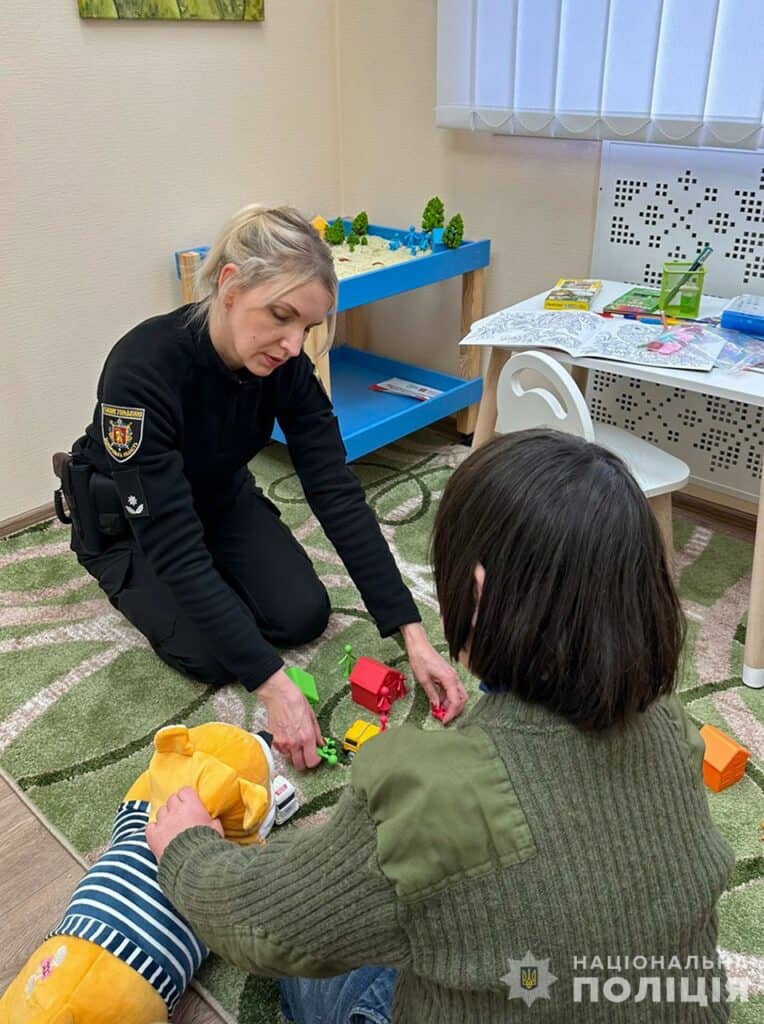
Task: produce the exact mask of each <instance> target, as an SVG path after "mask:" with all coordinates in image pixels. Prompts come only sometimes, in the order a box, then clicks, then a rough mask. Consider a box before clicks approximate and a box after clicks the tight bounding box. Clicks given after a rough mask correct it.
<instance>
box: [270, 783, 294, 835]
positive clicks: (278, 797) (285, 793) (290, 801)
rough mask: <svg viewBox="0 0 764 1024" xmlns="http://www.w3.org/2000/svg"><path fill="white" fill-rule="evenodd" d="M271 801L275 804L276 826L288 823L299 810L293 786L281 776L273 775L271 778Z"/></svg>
mask: <svg viewBox="0 0 764 1024" xmlns="http://www.w3.org/2000/svg"><path fill="white" fill-rule="evenodd" d="M273 799H274V801H275V803H276V816H275V819H274V820H275V822H276V824H277V825H283V824H284V823H285V822H287V821H289V819H290V818H291V817H292V816H293V815H294V814H296V813H297V812H298V811H299V809H300V805H299V803H298V802H297V795H296V793H295V791H294V786H293V785H292V783H291V782H290V781H289V779H285V778H284V776H283V775H274V777H273Z"/></svg>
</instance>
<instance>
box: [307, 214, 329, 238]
mask: <svg viewBox="0 0 764 1024" xmlns="http://www.w3.org/2000/svg"><path fill="white" fill-rule="evenodd" d="M310 223H311V224H312V225H313V227H314V228H315V229H316V231H317V232H318V233H319V235H321V237H322V238H323V237H324V228H327V227H328V226H329V221H327V220H324V218H323V217H322V216H320V214H319V215H317V216H315V217H314V218H313V220H312V221H311V222H310Z"/></svg>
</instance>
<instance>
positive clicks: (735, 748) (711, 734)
mask: <svg viewBox="0 0 764 1024" xmlns="http://www.w3.org/2000/svg"><path fill="white" fill-rule="evenodd" d="M700 735H701V736H702V737H703V742H704V743H705V745H706V752H705V754H704V755H703V781H704V782H705V784H706V785H707V786H708V788H709V789H712V790H713V791H714V792H715V793H720V792H721V791H722V790H723V789H726V788H727V786H732V785H734V783H736V782H739V781H740V779H742V777H743V776H744V775H745V764H746V761H747V760H748V758H749V757H750V756H751V754H750V751H748V750H746V749H745V747H741V745H740V744H739V743H736V742H735V740H733V739H732V737H731V736H728V735H727V734H726V732H722V730H721V729H717V728H716V726H715V725H704V726H703V728H702V729H701V730H700Z"/></svg>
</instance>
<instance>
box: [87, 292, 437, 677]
mask: <svg viewBox="0 0 764 1024" xmlns="http://www.w3.org/2000/svg"><path fill="white" fill-rule="evenodd" d="M192 311H193V307H191V306H182V307H180V308H179V309H177V310H174V311H173V312H171V313H168V314H165V315H163V316H158V317H153V318H152V319H150V320H146V321H145V322H144V323H142V324H139V325H138V326H137V327H135V328H133V330H131V331H130V332H129V333H128V334H126V335H125V336H124V337H123V338H122V339H121V340H120V341H118V342H117V344H116V345H115V346H114V348H113V349H112V350H111V352H110V354H109V356H108V358H107V360H106V364H105V366H104V369H103V372H102V374H101V377H100V380H99V382H98V402H97V404H96V408H95V412H94V414H93V421H92V423H91V424H90V425H89V426H88V427H87V430H86V434H85V436H84V437H83V438H82V439H81V440H80V441H78V442H77V443H76V445H75V450H76V451H77V453H78V455H79V457H80V458H83V459H85V460H86V461H87V462H89V463H91V464H92V465H93V466H94V467H95V469H96V470H97V471H99V472H101V473H105V474H107V475H108V476H111V477H112V478H113V480H114V481H115V483H116V486H117V490H118V491H119V495H120V498H121V500H122V503H123V507H124V508H125V510H126V511H125V515H126V518H127V519H128V522H129V524H130V528H131V529H132V531H133V533H134V535H135V539H136V540H137V542H138V544H139V545H140V548H141V550H142V551H143V553H144V555H145V556H146V558H147V559H148V561H149V563H150V564H151V566H152V568H153V569H154V571H155V573H156V574H157V576H158V577H159V578H160V579H161V580H162V581H163V582H164V583H166V584H167V585H168V586H169V587H170V589H171V591H172V593H173V595H174V597H175V598H176V600H177V602H178V604H179V605H180V607H181V608H182V609H183V610H184V611H185V612H186V614H187V615H188V616H189V618H190V619H191V621H192V622H195V623H196V624H197V625H198V627H199V629H200V630H201V631H203V632H204V634H205V636H206V637H207V638H208V639H209V640H210V641H211V642H212V643H213V644H214V649H215V651H216V656H217V657H218V659H219V661H220V662H221V664H222V665H224V666H225V667H226V668H227V669H228V670H229V671H230V672H231V673H232V675H234V676H235V677H236V678H238V679H239V680H240V681H241V682H242V683H243V684H244V685H245V686H246V687H247V688H249V689H252V688H254V687H256V686H258V685H259V684H260V683H261V682H263V681H264V680H265V679H267V678H268V677H269V676H270V675H272V674H273V672H275V671H276V670H277V669H278V668H279V667H280V666H281V665H282V664H283V662H282V660H281V658H280V657H278V655H277V654H276V652H275V651H274V650H273V648H272V647H271V646H270V645H269V644H268V643H267V642H266V640H265V639H264V638H263V637H262V636H261V635H260V632H259V630H258V629H257V627H256V626H255V623H254V619H253V617H252V615H251V614H250V613H248V612H247V610H245V609H244V608H243V607H242V605H241V603H240V602H239V600H238V599H237V598H236V596H235V594H234V592H233V591H232V590H231V589H230V587H229V586H228V584H227V583H226V582H225V581H224V580H223V578H222V577H221V576H220V574H219V572H218V571H217V569H216V568H215V566H214V564H213V561H212V557H211V555H210V553H209V551H208V549H207V548H206V546H205V544H204V521H205V519H207V518H208V517H209V516H213V515H214V514H215V512H216V510H220V509H221V508H223V507H225V506H226V504H228V503H230V501H232V499H233V495H234V494H235V493H236V491H237V489H238V488H239V487H240V486H241V485H242V478H243V476H245V475H247V474H248V473H249V470H248V468H247V463H248V462H249V461H250V460H251V459H252V457H253V456H254V455H255V454H256V453H257V452H259V451H260V450H261V449H262V448H263V447H264V446H265V445H266V444H267V443H268V441H269V440H270V437H271V432H272V430H273V426H274V421H276V420H277V421H278V423H279V425H280V426H281V429H282V430H283V432H284V436H285V438H286V440H287V444H288V447H289V453H290V456H291V458H292V461H293V463H294V467H295V469H296V471H297V473H298V475H299V478H300V481H301V483H302V486H303V490H304V491H305V496H306V498H307V500H308V503H309V504H310V507H311V509H312V510H313V512H314V513H315V515H316V517H317V518H318V520H319V522H320V523H321V526H322V527H323V529H324V530H325V532H326V535H327V536H328V538H329V540H330V541H331V542H332V544H333V545H334V547H335V548H336V550H337V552H338V554H339V555H340V557H341V558H342V561H343V562H344V563H345V566H346V567H347V570H348V572H349V573H350V576H351V577H352V579H353V582H354V583H355V584H356V586H357V587H358V589H359V591H360V592H361V596H362V598H363V600H364V603H365V604H366V607H367V608H368V610H369V612H370V613H371V615H372V616H373V618H374V620H375V622H376V625H377V628H378V629H379V632H380V635H382V636H388V635H390V634H391V633H393V632H395V630H397V629H398V627H399V626H401V625H402V624H403V623H407V622H417V621H419V614H418V612H417V609H416V605H415V604H414V601H413V599H412V597H411V594H410V592H409V591H408V589H407V588H406V586H405V584H404V583H403V580H402V579H401V576H400V573H399V571H398V569H397V567H396V565H395V561H394V559H393V557H392V554H391V552H390V549H389V547H388V546H387V543H386V541H385V539H384V537H383V536H382V533H381V531H380V529H379V524H378V523H377V521H376V519H375V517H374V513H373V512H372V511H371V509H370V508H369V506H368V505H367V504H366V500H365V497H364V493H363V490H362V488H361V485H360V483H359V482H358V480H357V478H356V477H355V475H354V474H353V473H352V471H351V470H350V469H349V467H348V466H347V465H346V463H345V449H344V446H343V443H342V438H341V436H340V432H339V427H338V424H337V419H336V417H335V415H334V412H333V410H332V405H331V402H330V401H329V399H328V398H327V396H326V394H325V392H324V390H323V388H322V387H321V385H320V384H319V382H318V380H317V379H316V376H315V373H314V370H313V364H312V363H311V361H310V359H309V358H308V357H307V356H306V355H305V353H301V354H300V355H299V356H297V357H296V358H293V359H289V360H288V361H287V362H286V363H285V364H284V365H283V366H281V367H279V368H278V369H276V370H275V371H273V373H272V374H271V375H270V376H268V377H257V376H254V375H253V374H250V373H249V372H247V371H246V370H242V371H239V372H235V371H233V370H231V369H230V368H229V367H227V366H226V365H225V363H224V362H223V361H222V359H221V358H220V356H219V355H218V353H217V351H216V349H215V348H214V346H213V344H212V341H211V339H210V336H209V332H208V330H207V329H206V327H199V326H191V325H189V322H188V320H189V313H190V312H192ZM278 585H279V584H278V580H274V586H278Z"/></svg>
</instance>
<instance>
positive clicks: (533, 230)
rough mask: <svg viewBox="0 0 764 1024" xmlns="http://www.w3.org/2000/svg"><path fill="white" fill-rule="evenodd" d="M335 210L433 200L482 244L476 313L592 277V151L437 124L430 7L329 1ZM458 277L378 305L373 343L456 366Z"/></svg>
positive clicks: (399, 1) (424, 0) (390, 210)
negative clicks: (333, 46)
mask: <svg viewBox="0 0 764 1024" xmlns="http://www.w3.org/2000/svg"><path fill="white" fill-rule="evenodd" d="M338 9H339V18H338V33H339V51H340V54H341V61H340V89H339V97H340V132H341V137H342V140H343V172H342V174H343V189H342V200H343V209H344V211H345V213H346V214H349V215H351V216H352V215H353V214H355V213H357V212H358V210H360V209H363V208H366V209H367V210H368V212H369V216H370V218H371V219H372V220H377V221H378V222H380V223H383V224H396V225H397V224H400V225H402V226H408V224H410V223H416V224H417V225H418V224H419V219H418V218H420V217H421V213H422V209H423V208H424V204H425V202H426V200H427V199H428V198H429V197H430V196H431V195H436V194H437V195H439V196H440V197H441V199H442V200H443V202H444V203H445V206H446V216H450V215H452V214H454V213H459V212H460V213H461V214H462V216H463V217H464V222H465V237H466V238H470V239H477V238H490V239H491V253H492V258H491V267H490V269H489V270H488V273H487V278H486V312H487V313H488V312H493V311H494V310H497V309H501V308H502V307H504V306H506V305H508V304H509V303H511V302H514V301H517V300H518V299H521V298H526V297H527V296H529V295H533V294H534V293H535V292H538V291H541V290H542V289H544V288H546V287H548V286H550V285H551V284H552V283H553V282H554V281H555V280H556V279H557V277H561V276H563V275H574V274H578V275H582V274H583V275H585V274H586V273H588V270H589V258H590V255H591V247H592V238H593V235H594V213H595V207H596V201H597V187H598V179H599V153H600V147H599V143H597V142H566V141H562V140H556V139H529V138H510V137H508V136H492V135H490V134H487V133H486V134H483V133H474V134H473V133H469V132H456V131H445V130H443V129H440V128H436V127H435V114H434V107H435V67H436V31H435V29H436V9H437V0H385V3H373V2H369V0H360V2H359V0H338ZM460 295H461V292H460V288H459V285H458V284H457V282H456V281H450V282H444V283H442V284H440V285H435V286H432V287H430V288H428V289H425V290H422V291H419V292H411V293H409V294H408V295H405V296H399V297H396V298H394V299H388V300H386V301H385V302H383V303H379V304H378V305H377V306H375V307H374V308H373V311H371V312H370V314H369V317H368V320H369V329H370V332H371V337H372V344H371V346H370V347H371V348H372V350H375V351H383V350H384V351H385V352H387V353H389V354H391V355H394V356H397V357H398V358H400V359H404V360H407V361H408V362H417V363H421V364H423V365H428V366H431V367H434V368H436V369H440V370H444V371H446V372H454V371H455V369H456V360H457V355H456V344H457V341H458V340H459V323H460Z"/></svg>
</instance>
